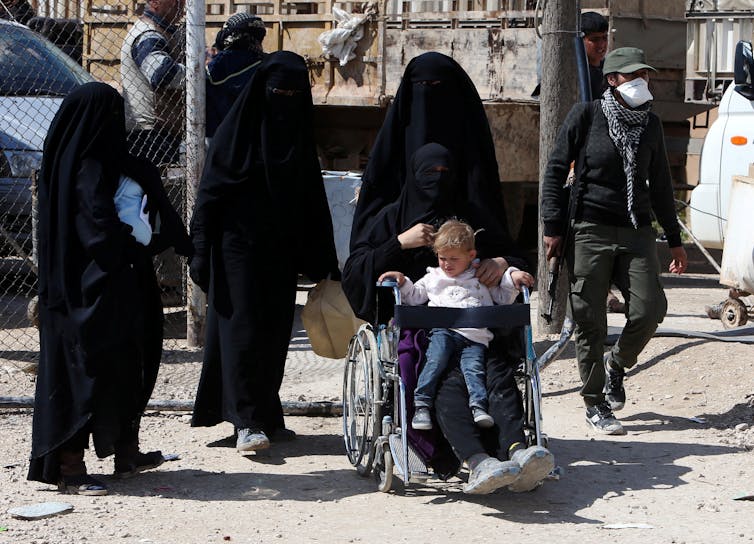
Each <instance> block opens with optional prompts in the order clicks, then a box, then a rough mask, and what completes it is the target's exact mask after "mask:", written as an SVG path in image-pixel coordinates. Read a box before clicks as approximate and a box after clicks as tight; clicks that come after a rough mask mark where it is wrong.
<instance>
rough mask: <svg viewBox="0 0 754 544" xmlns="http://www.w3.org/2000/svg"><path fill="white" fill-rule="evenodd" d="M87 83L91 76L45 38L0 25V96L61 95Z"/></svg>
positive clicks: (24, 30) (26, 30)
mask: <svg viewBox="0 0 754 544" xmlns="http://www.w3.org/2000/svg"><path fill="white" fill-rule="evenodd" d="M88 81H93V78H92V76H90V75H89V74H88V73H87V72H86V70H84V69H83V68H82V67H81V66H79V65H78V64H76V62H75V61H74V60H73V59H71V58H70V57H68V56H67V55H66V54H65V53H63V52H62V51H61V50H60V49H58V48H57V47H55V46H54V45H53V44H52V43H50V42H49V41H47V40H46V39H45V38H43V37H41V36H40V35H38V34H36V33H34V32H32V31H31V30H28V29H26V28H24V27H20V26H14V25H4V24H1V25H0V95H2V96H65V95H67V94H68V93H69V92H70V91H71V90H72V89H73V88H74V87H76V86H77V85H80V84H81V83H86V82H88Z"/></svg>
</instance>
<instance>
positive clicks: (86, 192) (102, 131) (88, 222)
mask: <svg viewBox="0 0 754 544" xmlns="http://www.w3.org/2000/svg"><path fill="white" fill-rule="evenodd" d="M121 174H126V175H128V176H130V177H132V178H133V179H135V181H136V182H137V183H139V184H140V185H141V186H142V189H143V190H144V192H145V193H146V194H147V199H148V201H149V202H150V206H151V214H152V216H153V217H154V216H155V215H156V214H157V213H158V212H159V214H160V223H161V230H162V232H163V234H162V237H161V239H159V238H160V237H159V236H156V237H155V238H154V240H153V242H154V243H153V245H152V246H151V247H150V249H152V250H153V251H152V252H156V251H158V250H162V249H165V248H166V247H168V246H170V245H175V246H176V249H177V250H178V252H179V253H181V254H188V252H189V251H190V249H191V248H190V245H189V244H188V236H187V235H186V233H185V229H184V228H183V225H182V222H181V220H180V218H179V216H178V214H177V213H176V212H175V210H174V209H173V208H172V206H171V205H170V202H169V201H168V198H167V195H166V194H165V191H164V189H163V188H162V184H161V182H160V178H159V174H158V172H157V170H156V169H155V168H154V167H153V166H151V165H150V164H149V163H146V162H145V161H141V160H139V159H136V158H134V157H132V156H130V155H128V151H127V144H126V129H125V115H124V104H123V98H122V97H121V96H120V94H118V92H117V91H116V90H115V89H113V88H112V87H110V86H109V85H106V84H104V83H87V84H85V85H82V86H80V87H77V88H76V89H74V90H73V91H72V92H71V93H70V94H69V95H68V96H67V97H66V98H65V100H63V103H62V104H61V106H60V108H59V110H58V112H57V114H56V115H55V118H54V119H53V121H52V123H51V125H50V129H49V130H48V132H47V137H46V139H45V145H44V155H43V158H42V168H41V171H40V178H39V211H40V213H39V252H38V254H39V297H40V302H41V303H42V304H44V305H45V306H46V307H47V308H48V309H50V310H53V311H60V312H62V313H64V314H65V315H68V316H70V317H72V318H73V319H75V320H80V322H79V323H77V324H78V325H82V326H84V325H86V326H90V325H91V326H94V327H95V328H97V327H98V326H101V325H102V323H98V320H97V319H94V318H93V317H92V315H93V312H94V310H95V309H96V307H97V306H98V305H99V306H101V304H100V302H99V299H98V295H99V294H100V292H99V289H104V288H105V287H104V284H105V282H104V281H103V280H102V278H98V279H96V280H94V279H93V280H92V281H94V283H96V289H95V286H94V285H87V283H86V281H87V279H86V278H84V277H82V276H84V271H85V270H89V271H90V272H92V274H94V275H99V274H104V275H107V274H111V273H114V272H116V271H118V270H120V269H122V268H123V267H124V266H126V265H127V264H128V263H130V262H132V260H133V257H134V253H135V252H140V251H141V249H140V248H138V245H137V242H136V240H135V239H134V238H133V237H132V236H131V228H130V227H129V226H127V225H125V224H124V223H122V222H121V221H120V220H119V218H118V215H117V213H116V211H115V203H114V200H113V199H114V196H115V191H116V190H117V187H118V181H119V179H120V176H121ZM82 202H86V204H87V205H86V206H82ZM158 239H159V241H158ZM157 246H159V247H157ZM92 262H93V263H94V264H93V265H92ZM90 265H91V266H95V267H96V268H97V270H98V271H97V272H96V273H95V272H93V269H92V268H91V266H90ZM93 289H94V290H93ZM86 326H85V327H84V328H86ZM98 337H99V339H100V340H101V335H100V334H97V333H93V338H94V339H97V338H98Z"/></svg>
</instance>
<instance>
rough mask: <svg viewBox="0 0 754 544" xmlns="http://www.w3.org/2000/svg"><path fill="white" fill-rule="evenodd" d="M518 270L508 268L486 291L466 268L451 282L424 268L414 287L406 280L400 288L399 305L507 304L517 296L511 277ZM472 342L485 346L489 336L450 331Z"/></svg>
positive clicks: (437, 269)
mask: <svg viewBox="0 0 754 544" xmlns="http://www.w3.org/2000/svg"><path fill="white" fill-rule="evenodd" d="M516 270H518V268H515V267H512V266H509V267H508V269H507V270H506V271H505V274H503V279H502V280H500V285H496V286H494V287H492V288H488V287H487V286H486V285H484V284H482V283H480V281H479V279H478V278H477V277H476V276H475V275H474V274H475V273H476V270H475V269H474V268H468V269H467V270H464V271H463V272H462V273H460V274H459V275H458V276H456V277H454V278H451V277H449V276H448V275H446V274H445V272H443V271H442V269H441V268H440V267H431V266H430V267H427V273H426V275H425V276H424V277H423V278H421V279H420V280H419V281H417V282H416V283H413V282H412V281H411V280H410V279H409V278H408V277H407V278H406V282H405V283H404V284H403V285H402V286H401V303H403V304H407V305H409V306H418V305H420V304H424V303H425V302H427V301H429V306H443V307H447V308H476V307H479V306H492V305H493V304H511V303H512V302H513V301H514V300H515V299H516V295H518V289H516V287H515V286H514V285H513V279H512V278H511V274H512V273H513V272H515V271H516ZM452 330H454V331H456V332H457V333H459V334H461V335H463V336H465V337H466V338H468V339H469V340H471V341H472V342H477V343H478V344H483V345H484V346H487V345H489V343H490V340H492V332H490V330H489V329H452Z"/></svg>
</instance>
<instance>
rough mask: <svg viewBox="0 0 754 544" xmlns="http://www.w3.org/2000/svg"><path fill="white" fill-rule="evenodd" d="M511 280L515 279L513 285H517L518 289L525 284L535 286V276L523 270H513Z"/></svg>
mask: <svg viewBox="0 0 754 544" xmlns="http://www.w3.org/2000/svg"><path fill="white" fill-rule="evenodd" d="M511 281H513V285H515V286H516V289H519V290H520V289H521V287H522V286H524V285H525V286H526V287H529V288H532V287H534V276H532V275H531V274H529V273H528V272H524V271H523V270H516V271H515V272H511Z"/></svg>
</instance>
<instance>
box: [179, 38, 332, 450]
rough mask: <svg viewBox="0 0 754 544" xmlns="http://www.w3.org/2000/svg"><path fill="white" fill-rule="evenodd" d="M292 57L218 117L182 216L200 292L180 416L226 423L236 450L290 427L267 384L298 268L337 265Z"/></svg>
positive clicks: (307, 104)
mask: <svg viewBox="0 0 754 544" xmlns="http://www.w3.org/2000/svg"><path fill="white" fill-rule="evenodd" d="M312 110H313V106H312V97H311V89H310V83H309V75H308V70H307V68H306V65H305V63H304V60H303V59H302V58H301V57H300V56H298V55H296V54H294V53H290V52H287V51H281V52H277V53H273V54H271V55H270V56H269V57H267V58H266V59H265V60H264V61H263V63H262V65H261V66H260V67H259V68H258V69H257V71H256V73H255V74H254V76H253V77H252V79H251V81H250V82H249V84H248V85H247V86H246V88H245V89H244V91H243V93H242V94H241V95H240V96H239V98H238V100H237V101H236V102H235V104H234V105H233V108H232V109H231V111H230V112H229V113H228V115H227V116H226V117H225V120H224V121H223V122H222V123H221V125H220V126H219V128H218V130H217V132H216V134H215V137H214V139H213V140H212V144H211V146H210V149H209V154H208V158H207V164H206V166H205V169H204V174H203V176H202V180H201V183H200V186H199V194H198V197H197V202H196V207H195V209H194V215H193V218H192V223H191V233H192V237H193V242H194V248H195V251H196V253H195V255H194V258H193V260H192V262H191V267H190V271H191V278H192V279H193V280H194V282H195V283H197V284H198V285H199V286H200V287H201V288H202V289H203V290H204V291H207V292H208V294H209V296H208V306H207V331H206V341H205V348H204V364H203V367H202V376H201V379H200V382H199V388H198V390H197V394H196V402H195V404H194V416H193V420H192V425H194V426H211V425H216V424H218V423H220V422H222V421H228V422H230V423H232V424H233V425H234V427H235V428H236V431H237V433H238V441H237V447H238V449H239V451H242V452H243V451H251V450H255V449H261V448H265V447H267V446H269V440H270V439H272V440H275V439H276V438H281V437H284V436H288V437H290V436H291V435H290V431H287V430H286V429H285V426H284V421H283V411H282V406H281V403H280V397H279V390H280V385H281V383H282V379H283V371H284V369H285V359H286V355H287V352H288V343H289V340H290V332H291V327H292V324H293V313H294V309H295V297H296V282H297V276H298V274H299V273H304V274H306V275H307V276H308V277H309V278H310V279H311V280H313V281H319V280H321V279H323V278H325V277H326V276H327V275H328V274H331V273H332V274H337V270H338V265H337V258H336V255H335V245H334V242H333V231H332V222H331V219H330V212H329V209H328V206H327V199H326V197H325V191H324V186H323V183H322V175H321V171H320V168H319V162H318V159H317V153H316V147H315V143H314V138H313V130H312Z"/></svg>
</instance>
